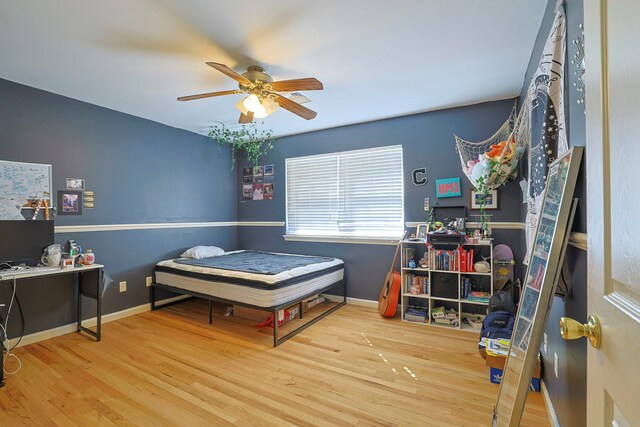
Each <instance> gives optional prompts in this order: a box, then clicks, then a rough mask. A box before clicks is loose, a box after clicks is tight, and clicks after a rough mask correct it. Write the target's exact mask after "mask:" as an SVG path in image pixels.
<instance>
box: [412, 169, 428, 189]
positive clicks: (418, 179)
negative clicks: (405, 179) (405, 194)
mask: <svg viewBox="0 0 640 427" xmlns="http://www.w3.org/2000/svg"><path fill="white" fill-rule="evenodd" d="M426 174H427V168H418V169H414V170H413V172H411V178H412V179H413V185H425V184H426V183H427V177H426V176H424V175H426ZM418 175H420V176H418Z"/></svg>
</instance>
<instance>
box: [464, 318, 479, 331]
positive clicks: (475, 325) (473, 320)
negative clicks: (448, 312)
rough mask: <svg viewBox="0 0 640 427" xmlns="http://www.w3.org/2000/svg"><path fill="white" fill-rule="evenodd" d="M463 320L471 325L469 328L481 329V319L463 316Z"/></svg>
mask: <svg viewBox="0 0 640 427" xmlns="http://www.w3.org/2000/svg"><path fill="white" fill-rule="evenodd" d="M464 322H465V323H466V324H467V325H469V326H471V328H473V329H477V330H480V329H482V320H480V319H476V318H474V317H465V318H464Z"/></svg>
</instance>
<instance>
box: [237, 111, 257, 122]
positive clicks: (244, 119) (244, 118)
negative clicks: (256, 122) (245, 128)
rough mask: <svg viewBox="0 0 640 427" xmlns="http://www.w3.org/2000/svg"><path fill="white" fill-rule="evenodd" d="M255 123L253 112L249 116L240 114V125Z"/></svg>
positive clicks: (248, 113)
mask: <svg viewBox="0 0 640 427" xmlns="http://www.w3.org/2000/svg"><path fill="white" fill-rule="evenodd" d="M252 121H253V112H251V111H248V112H247V114H244V113H240V120H238V123H241V124H243V125H244V124H247V123H251V122H252Z"/></svg>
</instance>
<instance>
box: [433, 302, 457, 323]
mask: <svg viewBox="0 0 640 427" xmlns="http://www.w3.org/2000/svg"><path fill="white" fill-rule="evenodd" d="M431 317H432V318H433V321H434V323H437V324H440V325H448V326H458V324H459V323H460V317H459V316H458V313H457V312H456V311H455V310H454V309H450V310H446V309H445V308H444V307H442V306H440V307H434V308H432V309H431Z"/></svg>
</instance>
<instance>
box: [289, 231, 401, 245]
mask: <svg viewBox="0 0 640 427" xmlns="http://www.w3.org/2000/svg"><path fill="white" fill-rule="evenodd" d="M282 237H284V240H286V241H290V242H318V243H349V244H352V245H390V246H396V245H397V244H398V242H399V239H391V238H367V237H344V236H342V237H338V236H300V235H295V234H285V235H284V236H282Z"/></svg>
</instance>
